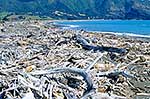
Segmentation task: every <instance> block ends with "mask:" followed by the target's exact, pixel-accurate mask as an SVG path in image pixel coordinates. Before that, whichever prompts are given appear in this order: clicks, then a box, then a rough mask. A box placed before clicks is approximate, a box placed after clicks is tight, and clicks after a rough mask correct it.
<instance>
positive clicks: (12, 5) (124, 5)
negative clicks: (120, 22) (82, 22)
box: [0, 0, 150, 19]
mask: <svg viewBox="0 0 150 99" xmlns="http://www.w3.org/2000/svg"><path fill="white" fill-rule="evenodd" d="M4 12H6V13H11V14H13V15H14V14H15V15H34V16H40V17H47V16H48V17H52V18H55V19H88V18H90V19H98V18H100V19H150V0H0V13H4Z"/></svg>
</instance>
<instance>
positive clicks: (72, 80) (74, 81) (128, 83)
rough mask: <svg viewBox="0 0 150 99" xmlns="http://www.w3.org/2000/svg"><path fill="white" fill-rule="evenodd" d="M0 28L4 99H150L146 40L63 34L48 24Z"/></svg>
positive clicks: (25, 23)
mask: <svg viewBox="0 0 150 99" xmlns="http://www.w3.org/2000/svg"><path fill="white" fill-rule="evenodd" d="M0 26H2V28H3V29H4V30H5V31H0V99H43V98H44V99H45V98H47V99H90V98H93V99H101V98H106V99H116V98H119V99H132V98H136V97H137V98H138V97H144V98H147V97H149V93H150V86H149V85H150V76H149V75H150V70H149V68H150V56H149V51H150V43H149V41H147V40H141V39H140V40H139V39H137V38H136V39H134V38H131V37H122V36H116V35H114V34H101V33H99V34H98V33H90V32H86V31H82V32H78V31H74V30H61V29H59V28H58V27H55V26H52V24H51V25H49V24H48V25H47V21H20V22H4V23H0Z"/></svg>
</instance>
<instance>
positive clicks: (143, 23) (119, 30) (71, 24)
mask: <svg viewBox="0 0 150 99" xmlns="http://www.w3.org/2000/svg"><path fill="white" fill-rule="evenodd" d="M56 24H61V25H62V26H63V28H64V29H77V30H78V29H84V30H86V31H97V32H98V31H100V32H115V33H116V34H124V35H137V36H145V37H150V20H87V21H86V20H83V21H60V22H56Z"/></svg>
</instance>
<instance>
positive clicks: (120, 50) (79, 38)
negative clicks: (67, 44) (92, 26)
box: [75, 34, 127, 54]
mask: <svg viewBox="0 0 150 99" xmlns="http://www.w3.org/2000/svg"><path fill="white" fill-rule="evenodd" d="M75 38H76V41H77V43H79V44H80V45H81V46H82V48H83V49H85V50H93V51H101V52H104V51H107V52H115V53H119V54H125V53H127V50H126V49H124V48H115V47H106V46H95V45H90V44H89V41H88V40H87V39H85V38H84V37H82V36H81V35H79V34H78V35H75Z"/></svg>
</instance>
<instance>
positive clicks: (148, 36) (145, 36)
mask: <svg viewBox="0 0 150 99" xmlns="http://www.w3.org/2000/svg"><path fill="white" fill-rule="evenodd" d="M94 32H95V31H94ZM96 33H108V34H115V35H120V36H131V37H143V38H150V35H140V34H134V33H120V32H102V31H96Z"/></svg>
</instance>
